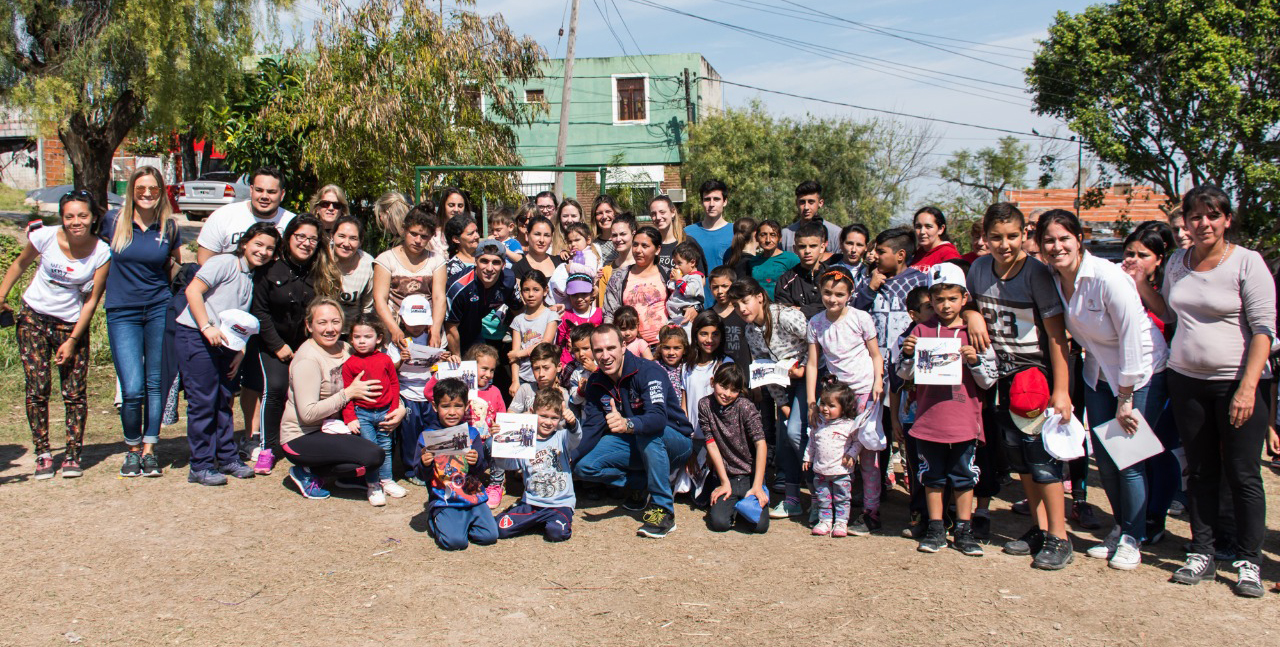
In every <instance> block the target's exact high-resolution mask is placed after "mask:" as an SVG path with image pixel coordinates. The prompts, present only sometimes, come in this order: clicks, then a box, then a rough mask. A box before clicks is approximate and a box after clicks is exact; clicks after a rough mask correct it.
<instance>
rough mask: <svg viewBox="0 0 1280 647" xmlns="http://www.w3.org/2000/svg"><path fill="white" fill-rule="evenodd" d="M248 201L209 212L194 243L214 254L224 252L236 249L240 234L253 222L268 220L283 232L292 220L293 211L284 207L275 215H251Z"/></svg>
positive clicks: (234, 203) (251, 211)
mask: <svg viewBox="0 0 1280 647" xmlns="http://www.w3.org/2000/svg"><path fill="white" fill-rule="evenodd" d="M249 203H250V201H249V200H245V201H244V202H233V203H231V204H228V205H225V206H222V207H218V210H217V211H214V212H213V213H211V214H209V218H208V220H205V223H204V226H203V227H201V228H200V235H199V236H198V237H197V238H196V244H198V245H200V246H201V247H203V248H205V249H207V250H209V251H211V252H213V253H215V254H226V253H228V252H234V251H236V243H239V242H240V236H242V235H243V234H244V232H246V231H248V230H249V228H250V227H252V226H253V225H254V223H258V222H269V223H271V224H273V225H275V226H276V229H278V230H280V233H281V234H284V228H285V227H288V226H289V221H290V220H293V212H292V211H289V210H287V209H285V208H284V207H281V208H279V209H276V214H275V217H272V218H258V217H257V216H255V215H253V210H252V209H250V208H249Z"/></svg>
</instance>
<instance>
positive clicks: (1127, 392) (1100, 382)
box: [1036, 209, 1169, 570]
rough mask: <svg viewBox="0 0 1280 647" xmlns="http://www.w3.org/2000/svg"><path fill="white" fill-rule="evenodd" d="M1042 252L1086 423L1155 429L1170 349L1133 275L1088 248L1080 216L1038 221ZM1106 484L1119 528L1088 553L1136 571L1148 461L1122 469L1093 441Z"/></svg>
mask: <svg viewBox="0 0 1280 647" xmlns="http://www.w3.org/2000/svg"><path fill="white" fill-rule="evenodd" d="M1036 232H1037V234H1038V236H1039V240H1038V242H1039V244H1040V256H1041V258H1043V259H1044V260H1045V262H1046V263H1048V264H1049V267H1050V268H1051V269H1052V270H1053V275H1054V282H1055V285H1056V286H1057V288H1058V296H1059V297H1061V298H1062V302H1063V305H1064V307H1065V309H1066V323H1067V330H1068V331H1070V332H1071V336H1072V338H1073V339H1075V340H1076V341H1077V342H1079V343H1080V345H1081V346H1083V347H1084V350H1085V360H1084V362H1085V363H1084V380H1085V384H1086V390H1085V410H1086V412H1087V414H1088V418H1089V426H1090V427H1091V428H1097V427H1098V426H1100V425H1103V424H1106V423H1108V422H1109V421H1111V420H1116V421H1117V422H1119V424H1120V426H1121V428H1122V429H1124V431H1125V432H1127V433H1129V434H1133V433H1134V432H1136V431H1137V430H1138V420H1139V418H1140V417H1141V418H1142V419H1145V420H1146V421H1147V423H1148V424H1149V425H1151V426H1155V424H1156V422H1158V420H1159V418H1160V414H1161V413H1162V412H1163V411H1164V408H1165V403H1166V401H1167V397H1166V391H1165V376H1164V368H1165V361H1166V360H1167V359H1168V356H1169V349H1168V346H1167V345H1166V344H1165V341H1164V337H1163V336H1161V335H1160V332H1159V330H1158V329H1157V328H1156V327H1155V325H1154V324H1152V323H1151V318H1150V317H1148V316H1147V313H1146V310H1145V308H1143V305H1142V298H1141V297H1140V296H1139V294H1138V287H1137V285H1136V284H1135V283H1134V281H1133V278H1132V277H1130V276H1129V275H1128V274H1126V273H1125V271H1124V270H1123V269H1121V268H1120V266H1119V265H1115V264H1112V263H1108V262H1107V261H1104V260H1102V259H1100V258H1098V257H1096V256H1094V255H1093V254H1090V253H1089V252H1087V251H1084V235H1083V230H1082V228H1081V226H1080V220H1079V219H1078V218H1076V216H1075V214H1073V213H1071V212H1070V211H1066V210H1063V209H1053V210H1050V211H1047V212H1045V213H1044V214H1043V215H1041V216H1040V221H1039V222H1038V223H1036ZM1093 447H1094V453H1095V456H1096V457H1097V461H1098V473H1099V475H1100V476H1101V478H1102V489H1103V490H1104V491H1105V492H1106V493H1107V500H1108V501H1109V502H1110V503H1111V510H1112V513H1113V515H1114V516H1115V518H1116V527H1115V528H1114V529H1113V530H1112V531H1111V533H1110V534H1108V535H1107V537H1106V539H1105V540H1104V541H1103V542H1102V543H1101V544H1100V545H1098V546H1094V547H1093V548H1091V549H1089V551H1088V552H1087V553H1086V554H1087V555H1089V556H1090V557H1094V558H1098V559H1106V560H1109V563H1110V566H1111V567H1112V568H1116V569H1121V570H1133V569H1135V568H1137V567H1138V565H1139V564H1141V563H1142V553H1141V551H1140V547H1141V546H1142V541H1143V539H1144V538H1145V536H1146V525H1147V491H1148V486H1147V464H1146V461H1139V462H1138V463H1135V464H1133V465H1130V466H1129V467H1126V468H1124V469H1123V470H1121V469H1117V467H1116V464H1115V462H1114V461H1112V460H1111V457H1110V455H1109V454H1108V453H1107V450H1106V447H1105V446H1104V445H1103V444H1102V442H1101V441H1099V440H1098V438H1097V436H1096V434H1095V436H1094V440H1093Z"/></svg>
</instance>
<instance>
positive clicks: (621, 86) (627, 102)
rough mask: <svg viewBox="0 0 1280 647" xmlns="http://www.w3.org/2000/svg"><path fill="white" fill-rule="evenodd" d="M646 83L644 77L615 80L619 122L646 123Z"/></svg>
mask: <svg viewBox="0 0 1280 647" xmlns="http://www.w3.org/2000/svg"><path fill="white" fill-rule="evenodd" d="M644 82H645V78H644V77H642V76H638V77H630V78H618V79H614V83H615V84H616V89H617V93H618V121H644V120H645V117H646V114H645V102H644Z"/></svg>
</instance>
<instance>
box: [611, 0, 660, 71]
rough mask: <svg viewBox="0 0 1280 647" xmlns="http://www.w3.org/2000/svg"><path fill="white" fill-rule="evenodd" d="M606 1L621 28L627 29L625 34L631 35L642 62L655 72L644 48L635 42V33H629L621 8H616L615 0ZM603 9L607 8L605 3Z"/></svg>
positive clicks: (629, 28) (629, 29) (628, 26)
mask: <svg viewBox="0 0 1280 647" xmlns="http://www.w3.org/2000/svg"><path fill="white" fill-rule="evenodd" d="M606 2H607V3H612V4H613V10H614V11H615V12H617V13H618V21H619V22H621V23H622V28H623V29H625V30H627V36H630V37H631V44H632V45H635V46H636V51H637V52H639V53H640V56H643V57H644V64H645V65H648V66H649V71H650V72H653V73H654V74H657V73H658V70H656V69H654V67H653V63H651V62H649V57H648V56H647V55H645V53H644V50H642V49H640V43H638V42H636V37H635V34H632V33H631V27H630V25H628V24H627V19H626V18H623V17H622V10H621V9H619V8H618V2H617V0H606ZM605 9H606V10H608V5H607V4H606V6H605Z"/></svg>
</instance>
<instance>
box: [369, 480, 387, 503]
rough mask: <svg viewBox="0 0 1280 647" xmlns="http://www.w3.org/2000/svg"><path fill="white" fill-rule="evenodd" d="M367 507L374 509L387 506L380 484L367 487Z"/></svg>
mask: <svg viewBox="0 0 1280 647" xmlns="http://www.w3.org/2000/svg"><path fill="white" fill-rule="evenodd" d="M368 492H369V505H371V506H373V507H375V508H381V507H382V506H384V505H387V497H386V495H385V494H383V493H382V484H381V483H379V484H378V485H370V486H369V490H368Z"/></svg>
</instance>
